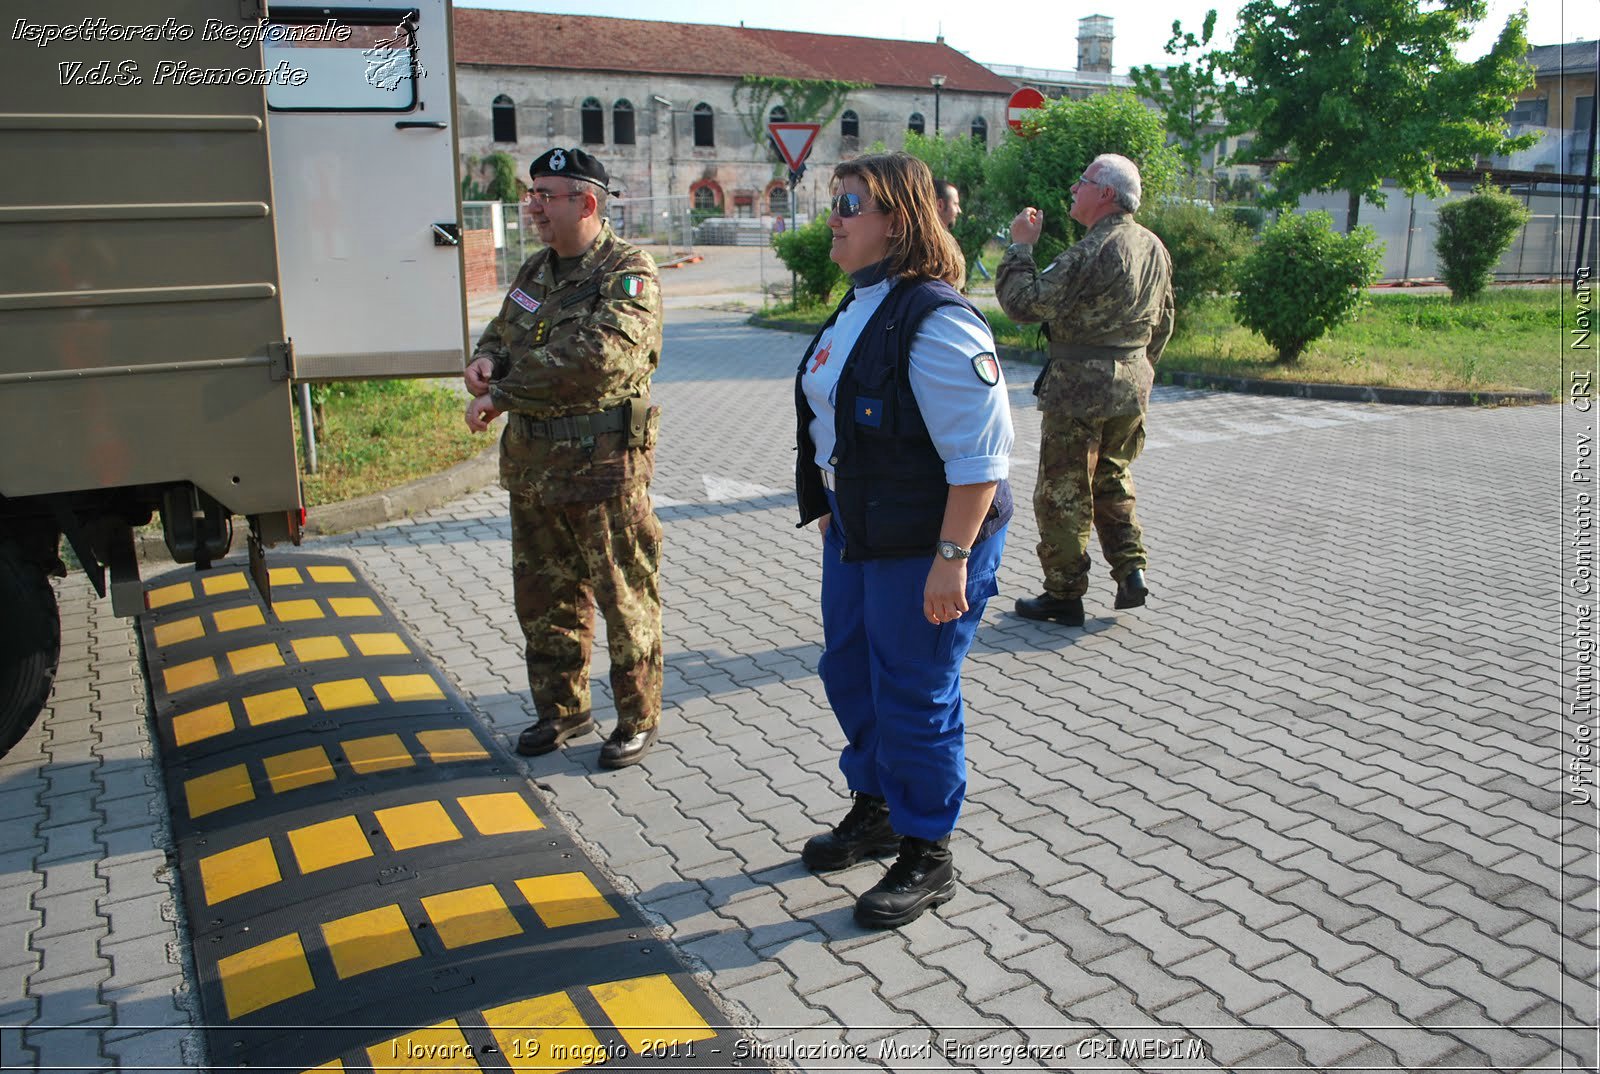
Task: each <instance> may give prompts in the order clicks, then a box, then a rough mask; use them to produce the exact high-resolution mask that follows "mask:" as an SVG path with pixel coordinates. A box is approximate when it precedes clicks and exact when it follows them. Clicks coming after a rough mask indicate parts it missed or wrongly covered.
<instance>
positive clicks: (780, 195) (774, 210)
mask: <svg viewBox="0 0 1600 1074" xmlns="http://www.w3.org/2000/svg"><path fill="white" fill-rule="evenodd" d="M767 212H768V213H770V214H771V215H773V216H787V215H788V213H789V188H788V187H786V186H784V185H783V184H782V183H773V184H772V185H771V186H769V187H767Z"/></svg>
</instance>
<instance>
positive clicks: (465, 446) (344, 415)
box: [294, 380, 492, 507]
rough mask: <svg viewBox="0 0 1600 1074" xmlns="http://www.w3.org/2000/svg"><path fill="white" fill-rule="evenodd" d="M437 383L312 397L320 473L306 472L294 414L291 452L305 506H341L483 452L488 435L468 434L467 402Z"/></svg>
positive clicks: (357, 384) (342, 387) (343, 387)
mask: <svg viewBox="0 0 1600 1074" xmlns="http://www.w3.org/2000/svg"><path fill="white" fill-rule="evenodd" d="M451 383H453V382H448V381H443V382H442V381H434V380H424V381H417V380H368V381H342V382H338V383H334V384H328V385H324V386H322V387H320V388H318V390H317V392H318V395H319V396H320V398H321V405H322V430H321V432H320V433H319V434H318V437H317V471H318V472H317V473H314V474H308V473H306V472H305V466H304V450H305V448H304V445H303V444H302V443H301V442H300V423H299V414H298V409H297V410H296V413H295V415H294V419H295V435H294V439H295V451H296V453H297V454H298V455H299V457H300V460H301V474H300V483H301V488H302V491H303V494H304V497H305V502H306V506H308V507H316V506H319V505H321V504H328V503H338V502H339V501H341V500H349V499H353V498H355V497H357V496H365V495H367V494H369V493H373V492H380V491H382V490H384V489H388V488H393V487H394V486H396V485H402V484H404V483H405V482H407V481H412V480H414V479H416V478H419V477H425V476H427V475H428V474H434V473H438V472H439V471H440V470H446V469H449V468H450V467H451V466H454V465H455V464H456V463H459V462H464V461H466V460H467V459H470V458H472V457H473V456H474V455H476V454H478V453H479V452H481V451H483V450H484V449H486V448H488V447H489V445H490V444H491V443H492V441H491V439H490V437H489V436H487V435H474V434H473V433H470V432H468V431H467V425H466V422H465V421H464V420H463V418H462V415H463V413H465V411H466V405H467V401H466V399H465V398H464V397H463V396H462V395H460V394H459V393H457V392H455V391H454V390H452V388H451V387H449V386H447V385H449V384H451Z"/></svg>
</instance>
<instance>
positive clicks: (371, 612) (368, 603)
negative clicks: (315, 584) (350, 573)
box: [328, 597, 383, 619]
mask: <svg viewBox="0 0 1600 1074" xmlns="http://www.w3.org/2000/svg"><path fill="white" fill-rule="evenodd" d="M328 607H330V608H332V609H333V614H334V615H337V616H338V617H339V618H341V619H365V618H369V617H372V616H379V615H382V614H383V612H381V611H379V610H378V605H377V604H375V603H374V602H373V600H372V598H371V597H329V598H328Z"/></svg>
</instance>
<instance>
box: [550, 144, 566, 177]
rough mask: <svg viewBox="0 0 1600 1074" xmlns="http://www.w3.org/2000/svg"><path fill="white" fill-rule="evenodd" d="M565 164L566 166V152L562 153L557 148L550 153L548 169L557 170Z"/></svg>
mask: <svg viewBox="0 0 1600 1074" xmlns="http://www.w3.org/2000/svg"><path fill="white" fill-rule="evenodd" d="M566 166H567V155H566V153H564V152H562V151H561V150H559V149H557V150H556V151H555V152H554V153H552V154H550V170H551V171H553V172H558V171H561V170H562V169H563V168H565V167H566Z"/></svg>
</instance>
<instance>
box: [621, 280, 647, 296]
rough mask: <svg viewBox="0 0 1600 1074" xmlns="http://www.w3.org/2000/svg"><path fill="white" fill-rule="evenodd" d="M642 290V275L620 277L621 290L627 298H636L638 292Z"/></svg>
mask: <svg viewBox="0 0 1600 1074" xmlns="http://www.w3.org/2000/svg"><path fill="white" fill-rule="evenodd" d="M643 290H644V277H643V276H624V277H622V291H623V293H624V294H626V295H627V296H628V297H629V298H638V297H639V294H640V292H642V291H643Z"/></svg>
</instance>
